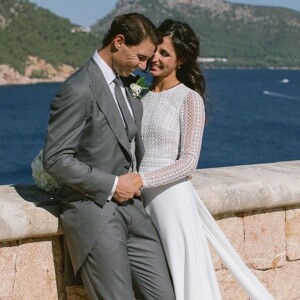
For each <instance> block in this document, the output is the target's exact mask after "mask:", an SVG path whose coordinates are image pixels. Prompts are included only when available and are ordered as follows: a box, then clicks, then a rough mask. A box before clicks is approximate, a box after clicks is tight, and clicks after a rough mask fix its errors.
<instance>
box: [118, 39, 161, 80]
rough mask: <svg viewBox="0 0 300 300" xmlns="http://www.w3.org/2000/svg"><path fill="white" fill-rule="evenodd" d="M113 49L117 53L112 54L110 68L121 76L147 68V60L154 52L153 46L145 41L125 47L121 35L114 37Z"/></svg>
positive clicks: (147, 40) (148, 41)
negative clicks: (114, 48)
mask: <svg viewBox="0 0 300 300" xmlns="http://www.w3.org/2000/svg"><path fill="white" fill-rule="evenodd" d="M115 47H116V49H117V51H116V52H115V53H114V54H113V58H112V68H113V70H114V71H115V72H116V73H118V74H119V75H121V76H124V77H127V76H129V75H130V74H131V73H132V72H133V71H134V70H135V69H137V68H140V69H142V70H144V69H146V67H147V60H148V59H149V58H151V57H152V56H153V54H154V51H155V45H154V44H153V43H152V42H151V41H150V40H149V39H146V40H144V41H142V42H141V43H140V44H138V45H136V46H127V45H126V44H125V39H124V37H123V36H122V35H120V36H119V39H118V37H116V39H115Z"/></svg>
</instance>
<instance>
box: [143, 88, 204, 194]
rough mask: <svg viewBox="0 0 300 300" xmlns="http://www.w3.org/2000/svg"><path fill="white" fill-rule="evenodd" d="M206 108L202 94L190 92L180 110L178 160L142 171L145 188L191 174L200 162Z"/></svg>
mask: <svg viewBox="0 0 300 300" xmlns="http://www.w3.org/2000/svg"><path fill="white" fill-rule="evenodd" d="M204 124H205V109H204V103H203V99H202V98H201V96H200V95H199V94H198V93H196V92H190V93H189V94H188V95H187V97H186V99H185V101H184V102H183V104H182V107H181V110H180V145H179V147H178V148H179V155H178V158H177V160H176V161H175V162H174V163H172V164H171V165H168V166H166V167H163V168H160V169H156V170H153V171H148V172H145V173H141V177H142V180H143V184H144V187H145V188H147V187H148V188H149V187H156V186H160V185H164V184H168V183H171V182H174V181H177V180H179V179H182V178H185V177H187V176H189V175H191V174H192V173H193V172H194V171H195V169H196V167H197V163H198V159H199V155H200V149H201V143H202V136H203V129H204Z"/></svg>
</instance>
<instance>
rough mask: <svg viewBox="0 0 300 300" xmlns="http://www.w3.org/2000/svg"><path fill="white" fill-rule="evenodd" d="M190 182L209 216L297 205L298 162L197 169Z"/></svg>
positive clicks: (299, 189)
mask: <svg viewBox="0 0 300 300" xmlns="http://www.w3.org/2000/svg"><path fill="white" fill-rule="evenodd" d="M192 182H193V185H194V186H195V189H196V191H197V192H198V194H199V196H200V198H201V199H202V201H203V203H204V204H205V205H206V207H207V208H208V209H209V211H210V212H211V213H212V214H213V215H219V214H227V213H237V212H245V211H250V210H251V211H255V210H262V209H269V208H276V207H289V206H294V205H298V204H300V160H298V161H288V162H278V163H270V164H257V165H245V166H235V167H224V168H213V169H201V170H197V171H196V173H195V174H194V175H193V179H192Z"/></svg>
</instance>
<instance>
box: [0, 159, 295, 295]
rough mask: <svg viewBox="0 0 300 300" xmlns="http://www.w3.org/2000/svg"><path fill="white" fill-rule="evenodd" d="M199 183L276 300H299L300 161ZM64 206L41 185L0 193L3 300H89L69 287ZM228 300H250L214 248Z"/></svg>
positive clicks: (213, 172)
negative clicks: (61, 209)
mask: <svg viewBox="0 0 300 300" xmlns="http://www.w3.org/2000/svg"><path fill="white" fill-rule="evenodd" d="M192 181H193V184H194V186H195V188H196V190H197V192H198V194H199V196H200V197H201V199H202V201H203V202H204V204H205V205H206V206H207V208H208V209H209V210H210V212H211V213H212V214H213V216H214V217H215V219H216V220H217V222H218V224H219V226H220V227H221V228H222V230H223V231H224V233H225V234H226V236H227V237H228V239H229V240H230V242H231V243H232V244H233V246H234V247H235V248H236V250H237V251H238V252H239V254H240V255H241V257H242V258H243V260H244V261H245V262H246V264H247V265H248V266H249V267H250V268H251V269H252V271H253V272H254V273H255V274H256V275H257V276H258V277H259V278H260V280H261V281H262V282H263V284H264V285H265V286H266V287H267V288H268V289H269V290H270V292H271V293H272V294H273V295H274V297H275V299H278V300H279V299H282V300H292V299H299V298H300V285H299V282H300V161H291V162H279V163H273V164H260V165H248V166H236V167H225V168H215V169H201V170H197V172H196V173H195V174H194V176H193V179H192ZM58 214H59V202H58V199H57V198H56V197H55V196H50V195H48V194H47V193H44V192H42V191H40V190H38V189H37V188H36V187H35V186H21V185H6V186H0V299H1V300H31V299H41V300H45V299H49V300H54V299H59V300H61V299H68V300H79V299H82V300H84V299H87V297H86V294H85V290H84V288H83V287H67V288H66V287H65V286H64V283H63V276H62V261H63V256H62V236H63V230H62V228H61V225H60V223H59V220H58V218H57V216H58ZM211 252H212V257H213V261H214V266H215V270H216V273H217V277H218V280H219V284H220V289H221V293H222V296H223V299H224V300H227V299H228V300H229V299H234V300H239V299H240V300H242V299H248V297H247V296H246V295H245V294H244V292H243V291H242V289H241V288H240V287H239V285H238V284H237V283H236V282H235V280H234V278H233V277H232V276H231V275H230V274H229V272H228V271H227V270H226V268H225V267H224V266H223V264H222V262H221V260H220V259H219V257H218V256H217V254H216V253H215V252H214V250H213V249H211Z"/></svg>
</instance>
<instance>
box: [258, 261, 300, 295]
mask: <svg viewBox="0 0 300 300" xmlns="http://www.w3.org/2000/svg"><path fill="white" fill-rule="evenodd" d="M256 273H261V277H262V278H263V281H264V282H265V283H266V286H268V288H269V291H270V292H271V294H272V295H273V296H274V298H275V299H276V300H296V299H300V284H299V282H300V261H293V262H287V263H286V264H285V265H284V266H283V267H281V268H274V269H271V270H267V271H257V272H256Z"/></svg>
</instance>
